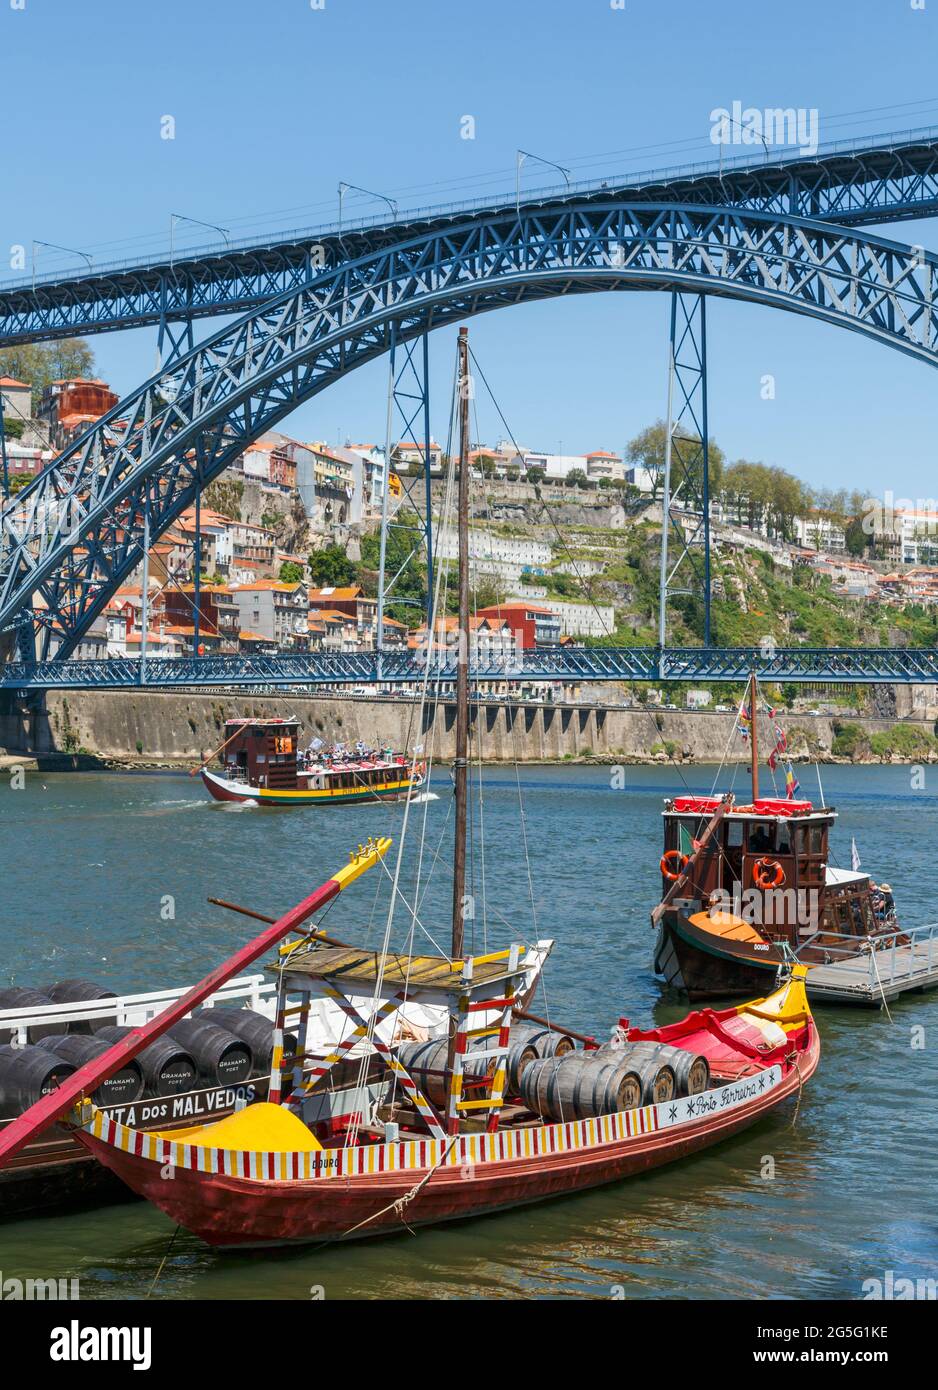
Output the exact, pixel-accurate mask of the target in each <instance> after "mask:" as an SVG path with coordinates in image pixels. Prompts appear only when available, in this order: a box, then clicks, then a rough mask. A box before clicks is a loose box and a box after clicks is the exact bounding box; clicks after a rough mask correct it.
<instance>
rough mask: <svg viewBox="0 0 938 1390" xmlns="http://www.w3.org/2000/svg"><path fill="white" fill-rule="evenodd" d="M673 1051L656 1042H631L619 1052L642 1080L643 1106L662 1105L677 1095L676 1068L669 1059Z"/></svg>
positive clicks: (671, 1048) (664, 1044)
mask: <svg viewBox="0 0 938 1390" xmlns="http://www.w3.org/2000/svg"><path fill="white" fill-rule="evenodd" d="M673 1051H674V1048H673V1047H669V1046H668V1045H667V1043H656V1042H630V1043H626V1045H625V1047H623V1048H621V1049H620V1050H619V1053H618V1055H619V1056H620V1057H622V1058H623V1060H625V1061H627V1062H628V1064H629V1065H630V1066H632V1067H634V1068H635V1070H636V1071H637V1072H638V1074H639V1076H640V1077H641V1078H642V1104H643V1105H661V1104H662V1103H663V1102H664V1101H666V1100H673V1099H674V1097H675V1095H676V1094H677V1086H676V1083H675V1079H674V1068H673V1067H672V1066H671V1064H670V1062H669V1060H668V1057H667V1054H669V1053H672V1052H673ZM607 1055H608V1054H607ZM612 1055H616V1054H615V1053H613V1054H612Z"/></svg>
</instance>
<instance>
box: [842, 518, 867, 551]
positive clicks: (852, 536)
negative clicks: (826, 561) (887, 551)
mask: <svg viewBox="0 0 938 1390" xmlns="http://www.w3.org/2000/svg"><path fill="white" fill-rule="evenodd" d="M868 539H869V537H868V536H867V534H866V532H865V531H864V529H863V519H862V517H859V516H855V517H854V518H853V520H852V521H850V522H848V523H847V529H846V530H845V532H844V543H845V544H846V547H847V552H848V554H850V555H863V554H864V553H865V551H866V543H867V540H868Z"/></svg>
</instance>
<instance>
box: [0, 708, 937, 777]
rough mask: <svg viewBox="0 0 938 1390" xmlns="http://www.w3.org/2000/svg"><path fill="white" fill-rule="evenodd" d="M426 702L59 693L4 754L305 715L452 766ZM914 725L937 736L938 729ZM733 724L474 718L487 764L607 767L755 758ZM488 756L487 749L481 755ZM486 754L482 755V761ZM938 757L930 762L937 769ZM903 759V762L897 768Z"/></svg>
mask: <svg viewBox="0 0 938 1390" xmlns="http://www.w3.org/2000/svg"><path fill="white" fill-rule="evenodd" d="M418 709H419V706H418V703H417V702H416V701H408V700H401V701H390V700H369V699H354V698H334V697H332V698H318V697H316V696H306V695H283V696H266V695H265V696H262V697H261V696H257V697H254V696H251V695H243V694H242V695H209V694H205V695H202V694H198V695H186V694H164V693H160V692H156V691H126V692H125V691H121V692H113V691H104V692H93V691H71V692H66V693H62V692H55V693H52V694H50V695H49V697H48V699H47V702H46V708H45V711H44V712H43V713H42V714H41V715H32V716H29V715H24V714H19V715H7V716H0V749H3V748H6V749H7V750H8V751H10V752H23V753H40V754H42V753H52V752H61V753H78V752H84V753H89V754H95V755H97V756H99V757H101V758H104V759H107V760H114V761H128V762H134V761H139V762H144V763H162V762H167V763H172V762H174V761H188V760H192V759H196V758H199V757H201V756H205V755H207V754H208V753H209V752H211V750H212V749H214V748H216V747H217V746H218V744H219V743H221V741H222V739H223V737H224V725H225V720H226V719H227V718H231V717H234V716H242V715H248V716H255V717H263V718H287V717H294V716H295V717H296V718H298V719H299V720H300V723H301V738H302V739H303V740H304V741H308V740H309V739H311V738H312V737H313V736H314V734H316V733H318V734H320V735H321V736H322V737H323V738H324V739H326V740H330V741H331V740H334V739H343V740H345V741H346V742H348V741H352V742H354V741H355V740H356V739H358V738H362V739H364V740H365V742H366V743H370V744H374V743H379V742H380V743H385V742H386V743H390V744H393V745H394V746H395V747H397V748H403V747H407V748H410V749H412V748H413V747H414V746H415V745H416V744H418V743H419V744H422V745H423V747H424V748H425V750H426V751H427V752H428V753H429V752H430V751H431V750H432V752H433V754H434V756H435V757H438V758H441V759H447V758H450V757H452V756H453V752H454V743H455V728H454V721H455V709H454V707H453V705H451V704H447V705H441V706H440V707H439V708H437V709H432V710H430V711H428V712H427V717H426V721H425V727H423V728H421V727H420V720H419V714H418ZM785 723H786V726H787V729H788V735H789V744H790V747H791V751H792V754H793V756H794V757H795V758H803V757H820V758H821V759H822V760H824V759H827V758H829V756H830V749H831V745H832V742H833V738H834V729H833V726H832V721H831V719H829V718H826V717H823V718H817V717H815V718H808V717H805V716H803V715H802V716H799V715H794V716H792V717H791V718H790V719H788V718H786V720H785ZM893 727H894V721H893V720H889V719H881V720H879V719H877V720H872V719H871V720H865V721H863V728H864V731H865V732H866V733H867V734H869V735H872V734H874V733H876V732H878V731H880V730H884V731H887V730H890V729H892V728H893ZM915 727H918V728H921V729H922V730H923V731H925V732H927V733H931V732H932V731H933V729H934V725H933V724H931V723H926V722H922V723H921V724H917V725H916V726H915ZM732 728H733V716H732V715H731V714H707V713H687V712H685V711H668V710H661V711H655V712H652V711H645V710H623V709H613V708H603V707H591V706H553V707H552V706H540V705H526V704H521V705H519V706H516V707H508V706H506V705H503V704H492V705H486V706H483V707H481V708H479V709H477V710H475V711H474V712H473V729H474V731H475V733H476V736H477V737H479V738H480V740H481V756H482V757H483V759H486V760H489V761H494V762H506V761H512V760H514V759H517V760H518V761H523V762H538V761H550V760H564V759H571V758H590V757H593V758H596V757H599V758H603V759H604V760H608V761H616V760H618V759H621V760H622V761H624V762H656V761H657V762H667V761H672V760H673V761H689V762H700V763H714V762H719V761H720V760H721V759H722V758H723V757H724V754H726V756H727V757H728V758H730V759H731V760H732V759H735V760H739V761H743V760H745V759H746V758H747V752H746V749H745V748H744V747H743V745H742V740H741V739H739V738H738V737H736V738H733V737H732ZM475 749H476V750H477V749H478V745H475ZM474 755H476V756H477V752H475V753H474ZM935 757H938V754H933V755H931V758H930V760H933V759H934V758H935ZM895 761H903V760H902V759H899V758H896V759H895Z"/></svg>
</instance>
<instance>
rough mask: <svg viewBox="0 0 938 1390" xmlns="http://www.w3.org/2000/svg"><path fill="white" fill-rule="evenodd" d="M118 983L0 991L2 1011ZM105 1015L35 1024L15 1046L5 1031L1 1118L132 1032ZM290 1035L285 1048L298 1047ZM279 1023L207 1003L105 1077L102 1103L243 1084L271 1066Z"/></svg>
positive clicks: (0, 1034)
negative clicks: (207, 1006) (275, 1027)
mask: <svg viewBox="0 0 938 1390" xmlns="http://www.w3.org/2000/svg"><path fill="white" fill-rule="evenodd" d="M115 998H116V995H115V994H114V992H113V991H112V990H108V989H105V988H103V987H102V986H101V985H96V984H92V983H91V982H89V981H86V980H62V981H59V982H58V983H56V984H54V985H50V986H49V987H48V988H47V989H45V990H35V989H28V988H25V987H22V986H20V987H17V988H12V989H5V990H0V1012H3V1011H5V1010H7V1009H34V1010H35V1011H36V1012H37V1013H38V1012H40V1011H42V1010H44V1009H47V1008H49V1007H50V1006H51V1005H54V1004H65V1003H97V1002H98V1001H101V1002H104V1001H106V1000H108V999H115ZM130 1031H131V1030H130V1028H126V1027H120V1026H118V1025H117V1024H115V1023H112V1022H108V1020H107V1018H103V1019H81V1020H75V1021H74V1022H72V1023H69V1024H68V1025H64V1024H61V1023H48V1024H34V1025H31V1026H30V1027H29V1028H28V1029H27V1032H26V1043H27V1045H26V1046H25V1047H17V1046H14V1045H13V1043H14V1030H12V1029H5V1030H3V1031H0V1120H5V1119H13V1118H14V1117H15V1116H17V1115H20V1114H22V1112H23V1111H24V1110H27V1109H28V1108H29V1107H30V1106H31V1105H34V1104H35V1103H36V1101H38V1100H40V1099H41V1098H42V1096H44V1095H47V1094H48V1093H49V1092H50V1091H51V1090H53V1089H54V1088H55V1087H56V1086H58V1085H59V1084H60V1083H61V1082H62V1081H64V1079H65V1078H66V1077H67V1076H70V1075H71V1074H72V1072H74V1071H76V1070H77V1069H78V1068H79V1067H81V1066H83V1065H84V1064H85V1063H86V1062H90V1061H93V1060H94V1059H95V1058H96V1057H100V1056H101V1055H102V1054H103V1053H104V1052H106V1051H107V1050H108V1048H110V1047H112V1046H113V1045H114V1043H116V1042H119V1041H120V1040H121V1039H122V1038H124V1037H126V1035H127V1034H128V1033H129V1032H130ZM296 1046H297V1043H296V1038H295V1037H293V1036H292V1035H286V1036H285V1037H284V1051H285V1052H286V1053H287V1054H292V1053H293V1052H295V1051H296ZM272 1055H273V1024H272V1023H271V1021H270V1019H268V1018H265V1017H264V1015H263V1014H259V1013H256V1012H255V1011H254V1010H253V1009H238V1008H220V1009H203V1010H202V1011H201V1013H199V1014H197V1015H196V1016H195V1017H193V1018H188V1019H184V1020H182V1022H180V1023H177V1024H174V1025H173V1027H172V1029H171V1030H170V1032H169V1033H167V1034H164V1035H163V1037H161V1038H157V1040H156V1041H155V1042H152V1043H150V1044H149V1046H147V1047H145V1048H144V1049H143V1050H142V1051H141V1052H139V1053H138V1054H137V1056H136V1057H135V1058H134V1059H133V1060H131V1061H130V1062H126V1063H125V1064H124V1065H123V1066H122V1067H120V1068H119V1069H118V1070H116V1071H115V1072H113V1073H112V1074H111V1075H110V1076H108V1077H107V1078H106V1080H104V1081H102V1082H101V1084H100V1085H99V1086H98V1088H97V1089H96V1090H95V1092H94V1093H93V1096H92V1099H93V1100H94V1102H95V1104H96V1105H102V1106H105V1105H110V1106H118V1105H131V1104H133V1103H135V1102H136V1101H138V1100H142V1099H154V1098H159V1097H165V1096H174V1095H180V1094H181V1093H182V1092H185V1091H192V1090H195V1089H196V1088H198V1087H202V1086H239V1085H243V1084H244V1083H245V1082H247V1081H249V1080H250V1079H251V1077H252V1076H265V1075H268V1074H269V1072H270V1065H271V1060H272Z"/></svg>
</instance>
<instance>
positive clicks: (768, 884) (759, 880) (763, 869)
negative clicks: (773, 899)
mask: <svg viewBox="0 0 938 1390" xmlns="http://www.w3.org/2000/svg"><path fill="white" fill-rule="evenodd" d="M752 881H753V883H754V884H755V885H756V887H757V888H781V886H782V884H783V883H784V882H785V870H784V869H783V868H782V866H781V864H780V863H779V862H778V860H777V859H757V860H756V862H755V863H754V864H753V866H752Z"/></svg>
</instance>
